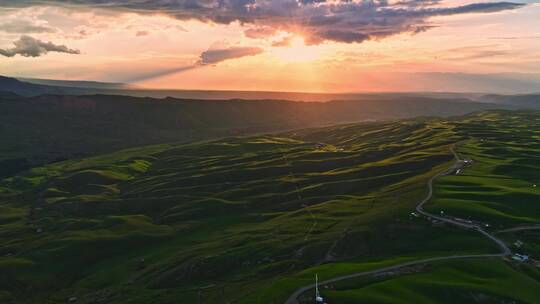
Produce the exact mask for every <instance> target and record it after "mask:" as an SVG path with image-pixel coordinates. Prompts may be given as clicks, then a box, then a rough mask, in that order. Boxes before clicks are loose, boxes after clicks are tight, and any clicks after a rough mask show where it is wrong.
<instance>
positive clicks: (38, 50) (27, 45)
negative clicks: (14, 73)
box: [0, 36, 80, 57]
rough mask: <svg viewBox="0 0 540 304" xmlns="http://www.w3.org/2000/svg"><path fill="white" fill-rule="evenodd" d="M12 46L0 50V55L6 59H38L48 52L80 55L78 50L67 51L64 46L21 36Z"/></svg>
mask: <svg viewBox="0 0 540 304" xmlns="http://www.w3.org/2000/svg"><path fill="white" fill-rule="evenodd" d="M13 45H14V46H13V47H12V48H10V49H0V55H2V56H6V57H13V56H15V55H20V56H23V57H39V56H42V55H45V54H47V53H48V52H58V53H68V54H80V51H79V50H74V49H69V48H68V47H66V46H65V45H56V44H54V43H52V42H43V41H41V40H38V39H35V38H33V37H30V36H21V38H20V39H19V40H17V41H15V42H13Z"/></svg>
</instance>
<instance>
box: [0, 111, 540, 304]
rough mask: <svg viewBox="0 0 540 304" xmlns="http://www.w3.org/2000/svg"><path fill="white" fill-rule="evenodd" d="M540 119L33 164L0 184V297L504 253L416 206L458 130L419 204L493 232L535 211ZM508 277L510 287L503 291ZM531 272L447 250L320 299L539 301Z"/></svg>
mask: <svg viewBox="0 0 540 304" xmlns="http://www.w3.org/2000/svg"><path fill="white" fill-rule="evenodd" d="M539 122H540V114H539V113H536V112H504V111H500V112H484V113H478V114H473V115H470V116H465V117H460V118H453V119H416V120H400V121H389V122H366V123H360V124H348V125H339V126H332V127H321V128H316V129H303V130H298V131H287V132H285V133H280V134H272V135H257V136H250V137H229V138H225V139H220V140H213V141H202V142H195V143H186V144H182V143H179V144H161V145H152V146H145V147H141V148H134V149H129V150H122V151H118V152H114V153H112V154H104V155H100V156H95V157H88V158H78V159H71V160H66V161H63V162H58V163H54V164H50V165H47V166H43V167H34V168H32V169H31V170H28V171H26V172H24V173H21V174H18V175H16V176H13V177H9V178H5V179H4V180H2V181H1V182H0V243H2V244H3V245H2V247H0V286H1V287H0V290H1V291H0V302H2V301H4V302H7V303H11V302H13V303H65V302H66V301H69V299H70V298H71V299H72V300H73V299H76V301H77V302H78V303H145V304H146V303H198V301H200V303H223V302H226V303H227V302H228V303H246V304H247V303H261V304H262V303H283V302H284V301H285V300H286V299H287V297H288V296H289V295H290V294H291V293H292V292H293V291H295V290H296V289H297V288H299V287H301V286H304V285H306V284H309V283H311V282H312V281H313V277H314V274H315V273H318V274H319V275H320V276H321V277H323V278H332V277H335V276H339V275H346V274H352V273H356V272H359V271H364V270H369V269H376V268H379V267H382V266H388V265H394V264H398V263H402V262H406V261H414V260H418V259H422V258H429V257H439V256H447V255H452V254H484V253H497V252H498V248H497V246H495V245H494V244H492V243H491V242H490V241H489V240H488V239H486V238H484V237H482V236H481V235H480V234H477V233H474V232H472V231H467V230H462V229H458V228H454V227H451V226H444V225H435V224H433V223H432V222H430V221H427V220H426V219H424V218H421V217H414V216H411V215H410V213H411V212H412V211H413V210H414V208H415V207H416V205H417V204H418V202H419V201H420V200H421V199H422V198H423V197H424V196H425V193H426V182H427V181H428V180H429V179H430V178H431V177H432V176H434V175H435V174H437V173H438V172H441V171H443V170H446V168H448V167H449V166H450V164H451V163H452V162H453V155H452V153H451V152H450V150H449V149H450V147H451V146H453V145H454V144H455V143H458V142H460V143H461V144H460V145H459V146H458V152H459V153H462V154H464V155H468V156H470V157H471V158H472V159H473V160H474V164H473V165H472V166H471V167H467V168H466V169H464V172H463V173H462V174H461V175H457V176H448V177H444V178H442V179H440V180H437V181H436V187H435V188H436V189H435V200H434V201H433V203H432V204H429V205H428V206H427V209H429V210H434V211H440V210H444V211H446V212H447V213H449V214H454V213H455V215H456V216H462V217H467V216H471V217H472V218H474V219H477V220H489V223H490V224H491V225H492V226H491V227H492V229H499V228H510V227H513V226H514V225H517V224H521V223H526V224H534V223H538V221H539V220H540V209H538V207H537V206H535V202H538V198H539V197H540V192H538V190H536V188H535V189H532V185H530V184H531V183H532V182H533V181H534V180H535V179H536V178H537V175H535V174H536V173H534V172H533V171H534V170H533V169H534V168H536V167H535V166H536V155H537V147H536V146H535V144H534V140H537V139H538V130H540V128H539V126H538V123H539ZM531 142H533V144H531ZM495 181H496V182H495ZM464 193H465V194H466V195H465V194H464ZM514 194H515V195H516V196H514ZM516 197H517V198H520V199H519V200H518V199H516ZM531 242H533V241H531ZM505 277H511V278H512V280H515V281H519V282H521V283H520V284H519V285H520V288H517V289H515V290H512V289H509V288H502V287H501V286H503V285H504V284H503V283H502V281H501V280H504V278H505ZM411 278H412V279H411ZM538 278H539V277H538V271H537V270H535V269H534V268H530V269H525V270H522V269H519V268H513V267H512V266H510V265H509V264H508V263H506V262H503V261H502V260H500V259H492V260H489V259H486V260H478V261H476V260H475V261H451V262H440V263H434V264H433V265H432V266H428V267H426V268H422V269H417V268H415V269H413V270H412V272H411V273H410V274H408V275H407V276H403V277H402V276H400V275H398V276H397V277H395V278H394V277H393V276H390V277H388V278H384V277H383V278H378V279H377V280H376V283H372V281H373V278H367V279H364V280H361V281H360V282H356V281H347V282H343V283H340V284H338V285H336V286H327V287H328V289H325V291H324V292H325V296H328V298H329V301H330V303H358V301H360V300H364V299H369V300H370V301H371V302H373V303H411V302H419V303H457V302H459V303H506V302H501V301H503V300H504V301H507V300H508V301H510V300H513V301H516V303H531V304H532V303H535V300H536V299H540V295H539V294H538V292H536V291H534V290H539V289H538V287H539V286H540V283H539V282H538ZM405 280H406V281H407V282H405ZM432 281H437V282H439V284H438V285H436V286H431V285H430V282H432ZM457 282H459V283H457ZM341 284H343V285H341ZM427 285H430V286H429V288H427V287H426V286H427ZM448 286H451V287H448ZM535 288H536V289H535ZM441 290H446V292H441ZM523 290H527V291H526V292H525V291H523ZM389 291H392V292H393V291H395V293H394V294H393V295H390V292H389ZM522 291H523V292H522ZM484 295H485V296H486V297H485V299H488V300H489V301H491V302H489V301H488V300H486V301H488V302H474V299H475V297H478V296H480V297H481V298H482V296H484ZM471 299H473V300H471ZM128 300H129V302H128ZM74 301H75V300H74ZM400 301H401V302H400ZM467 301H468V302H467ZM494 301H499V302H494ZM371 302H370V303H371ZM508 303H511V302H508Z"/></svg>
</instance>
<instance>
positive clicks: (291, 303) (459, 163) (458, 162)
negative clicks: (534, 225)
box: [285, 145, 540, 304]
mask: <svg viewBox="0 0 540 304" xmlns="http://www.w3.org/2000/svg"><path fill="white" fill-rule="evenodd" d="M454 148H455V145H452V147H451V148H450V151H451V152H452V154H453V155H454V157H455V162H454V164H453V165H452V166H451V167H450V168H448V170H446V171H444V172H441V173H439V174H437V175H435V176H433V177H432V178H430V179H429V181H428V183H427V188H428V193H427V195H426V197H425V198H424V199H423V200H422V201H421V202H420V203H419V204H418V205H417V206H416V211H417V212H418V213H419V214H421V215H423V216H425V217H428V218H433V219H437V220H439V221H442V222H445V223H448V224H451V225H454V226H457V227H461V228H465V229H471V230H475V231H478V232H479V233H481V234H482V235H484V236H485V237H487V238H488V239H490V240H491V241H493V242H494V243H496V244H497V246H499V248H500V249H501V252H500V253H496V254H477V255H451V256H445V257H434V258H427V259H422V260H417V261H411V262H406V263H401V264H397V265H393V266H388V267H383V268H378V269H374V270H368V271H363V272H357V273H353V274H349V275H343V276H339V277H335V278H332V279H329V280H326V281H322V282H320V283H319V285H326V284H331V283H336V282H339V281H343V280H349V279H353V278H358V277H362V276H367V275H375V274H380V273H384V272H388V271H393V270H397V269H400V268H404V267H410V266H416V265H421V264H425V263H430V262H437V261H446V260H458V259H481V258H502V257H506V256H509V255H511V254H512V251H511V250H510V248H508V246H507V245H506V244H505V243H504V242H503V241H501V240H500V239H498V238H497V237H495V236H494V235H492V234H490V233H489V232H487V231H485V230H484V229H483V228H482V227H481V226H480V225H477V224H473V223H465V222H461V221H456V220H454V219H452V218H447V217H444V216H439V215H436V214H431V213H429V212H427V211H425V210H424V205H425V204H426V203H427V202H429V201H430V200H431V198H432V197H433V181H435V180H436V179H437V178H439V177H442V176H445V175H449V174H452V173H453V172H455V171H456V170H460V169H462V168H463V167H464V165H465V163H464V161H463V160H462V159H461V158H460V157H459V155H458V154H457V153H456V151H455V149H454ZM524 228H525V227H524ZM529 228H530V227H529ZM514 229H519V228H514ZM539 229H540V227H539ZM523 230H524V229H523ZM314 288H315V284H311V285H307V286H304V287H301V288H299V289H297V290H296V291H295V292H294V293H293V294H291V295H290V296H289V298H288V299H287V301H286V302H285V304H298V297H300V296H301V295H302V294H304V293H305V292H307V291H309V290H311V289H314Z"/></svg>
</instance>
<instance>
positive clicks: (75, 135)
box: [0, 82, 513, 176]
mask: <svg viewBox="0 0 540 304" xmlns="http://www.w3.org/2000/svg"><path fill="white" fill-rule="evenodd" d="M12 83H14V86H17V87H20V86H23V87H24V88H26V89H29V88H30V89H32V88H34V87H33V86H34V85H33V84H26V83H19V82H12ZM14 91H15V92H17V90H14ZM511 108H513V107H512V106H507V105H503V104H488V103H476V102H471V101H469V100H467V99H437V98H428V97H412V96H411V97H392V96H390V95H389V96H381V97H380V98H373V99H367V100H358V101H331V102H324V103H304V102H291V101H281V100H253V101H249V100H220V101H209V100H181V99H173V98H166V99H152V98H138V97H129V96H113V95H88V96H72V95H58V94H46V95H39V96H35V97H18V96H16V95H14V94H13V93H9V92H8V93H4V94H0V142H1V145H0V161H3V164H4V165H3V166H1V167H0V176H7V175H9V174H12V173H16V172H19V171H20V170H23V169H26V168H28V166H32V165H36V164H45V163H49V162H52V161H58V160H63V159H68V158H73V157H83V156H89V155H95V154H99V153H105V152H112V151H116V150H119V149H125V148H130V147H137V146H142V145H148V144H159V143H171V142H186V141H195V140H203V139H209V138H217V137H223V136H238V135H247V134H255V133H261V132H274V131H279V130H288V129H295V128H305V127H313V126H324V125H331V124H338V123H346V122H359V121H380V120H394V119H403V118H412V117H419V116H438V117H448V116H454V115H463V114H466V113H471V112H474V111H480V110H486V109H511Z"/></svg>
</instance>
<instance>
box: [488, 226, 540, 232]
mask: <svg viewBox="0 0 540 304" xmlns="http://www.w3.org/2000/svg"><path fill="white" fill-rule="evenodd" d="M525 230H540V225H531V226H519V227H514V228H509V229H504V230H499V231H497V233H505V232H514V231H525Z"/></svg>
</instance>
